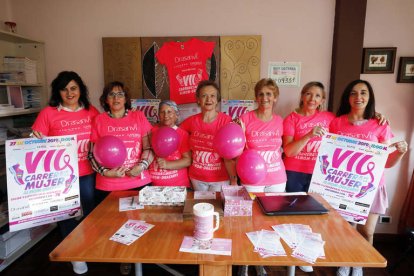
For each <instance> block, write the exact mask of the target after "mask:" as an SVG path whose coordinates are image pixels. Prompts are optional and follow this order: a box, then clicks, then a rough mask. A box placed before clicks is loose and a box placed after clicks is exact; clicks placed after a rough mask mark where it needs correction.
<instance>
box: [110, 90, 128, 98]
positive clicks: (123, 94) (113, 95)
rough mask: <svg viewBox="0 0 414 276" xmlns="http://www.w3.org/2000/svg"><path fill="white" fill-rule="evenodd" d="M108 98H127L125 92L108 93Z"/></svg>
mask: <svg viewBox="0 0 414 276" xmlns="http://www.w3.org/2000/svg"><path fill="white" fill-rule="evenodd" d="M108 97H109V98H115V97H117V98H123V97H125V92H124V91H120V92H109V93H108Z"/></svg>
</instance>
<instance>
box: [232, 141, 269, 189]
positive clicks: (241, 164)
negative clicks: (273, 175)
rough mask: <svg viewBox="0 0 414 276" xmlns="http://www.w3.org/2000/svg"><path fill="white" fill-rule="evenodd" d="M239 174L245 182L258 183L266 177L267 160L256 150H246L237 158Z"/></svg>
mask: <svg viewBox="0 0 414 276" xmlns="http://www.w3.org/2000/svg"><path fill="white" fill-rule="evenodd" d="M236 170H237V174H238V176H239V177H240V180H241V182H242V183H243V184H256V183H260V182H261V181H263V180H264V179H265V177H266V171H267V168H266V162H265V161H264V159H263V157H262V156H261V155H260V154H259V153H258V152H257V151H255V150H253V149H248V150H245V151H244V152H243V153H242V154H241V155H240V157H239V159H238V160H237V165H236Z"/></svg>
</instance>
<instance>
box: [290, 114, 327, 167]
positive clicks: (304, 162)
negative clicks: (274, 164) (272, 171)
mask: <svg viewBox="0 0 414 276" xmlns="http://www.w3.org/2000/svg"><path fill="white" fill-rule="evenodd" d="M334 118H335V115H334V114H332V113H331V112H327V111H323V112H316V113H315V114H313V115H311V116H303V115H301V114H298V113H296V112H292V113H290V114H289V115H288V116H287V117H286V118H285V119H284V120H283V135H284V136H291V137H293V140H294V141H297V140H299V139H301V138H302V137H303V136H305V135H306V134H308V133H309V131H311V130H312V129H313V128H314V127H315V126H321V127H324V128H325V129H326V130H328V129H329V124H330V123H331V121H332V120H333V119H334ZM321 140H322V137H313V138H312V139H310V140H309V141H308V143H307V144H306V146H305V147H304V148H303V149H302V150H301V151H300V152H299V153H298V154H297V155H296V156H292V157H288V156H285V157H284V159H283V161H284V163H285V167H286V170H288V171H295V172H301V173H308V174H312V173H313V168H314V167H315V163H316V158H317V156H318V150H319V146H320V145H321Z"/></svg>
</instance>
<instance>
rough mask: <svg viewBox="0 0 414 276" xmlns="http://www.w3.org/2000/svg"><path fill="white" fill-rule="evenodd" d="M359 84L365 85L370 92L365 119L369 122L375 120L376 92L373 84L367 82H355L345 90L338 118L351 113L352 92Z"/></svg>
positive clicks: (337, 114)
mask: <svg viewBox="0 0 414 276" xmlns="http://www.w3.org/2000/svg"><path fill="white" fill-rule="evenodd" d="M359 83H362V84H365V85H366V86H367V88H368V92H369V100H368V104H367V106H366V108H365V111H364V119H367V120H368V119H372V118H375V96H374V90H373V89H372V86H371V84H370V83H369V82H368V81H366V80H354V81H352V82H350V83H349V84H348V85H347V86H346V87H345V90H344V92H343V93H342V97H341V103H340V105H339V109H338V112H337V113H336V116H341V115H344V114H348V113H349V112H350V111H351V105H350V104H349V96H350V95H351V92H352V89H353V88H354V86H355V85H357V84H359Z"/></svg>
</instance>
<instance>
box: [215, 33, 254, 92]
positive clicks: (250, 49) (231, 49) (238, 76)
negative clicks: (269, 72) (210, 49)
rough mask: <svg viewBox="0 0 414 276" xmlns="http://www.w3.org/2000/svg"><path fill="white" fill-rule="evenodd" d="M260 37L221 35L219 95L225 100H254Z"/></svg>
mask: <svg viewBox="0 0 414 276" xmlns="http://www.w3.org/2000/svg"><path fill="white" fill-rule="evenodd" d="M261 45H262V37H261V36H260V35H255V36H222V37H221V38H220V52H221V72H220V76H221V85H220V89H221V96H222V98H223V99H227V100H254V99H255V97H254V86H255V85H256V83H257V82H258V81H259V80H260V61H261V58H260V57H261Z"/></svg>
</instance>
